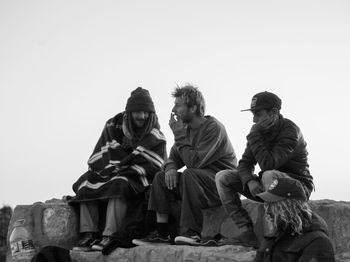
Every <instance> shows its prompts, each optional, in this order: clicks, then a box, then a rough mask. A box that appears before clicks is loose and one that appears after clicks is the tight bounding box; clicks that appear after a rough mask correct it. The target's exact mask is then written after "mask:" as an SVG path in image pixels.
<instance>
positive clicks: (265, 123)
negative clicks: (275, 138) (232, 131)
mask: <svg viewBox="0 0 350 262" xmlns="http://www.w3.org/2000/svg"><path fill="white" fill-rule="evenodd" d="M277 121H278V115H277V114H272V115H271V116H268V117H265V118H264V119H262V120H261V121H259V122H258V123H255V124H254V125H253V126H252V127H251V129H250V133H253V132H260V131H264V130H268V129H270V128H271V127H273V126H274V125H275V124H276V123H277Z"/></svg>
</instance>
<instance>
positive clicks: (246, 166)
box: [238, 143, 256, 186]
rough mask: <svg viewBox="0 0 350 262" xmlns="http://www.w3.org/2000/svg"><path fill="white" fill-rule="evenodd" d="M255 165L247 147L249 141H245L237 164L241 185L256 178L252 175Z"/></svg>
mask: <svg viewBox="0 0 350 262" xmlns="http://www.w3.org/2000/svg"><path fill="white" fill-rule="evenodd" d="M255 165H256V160H255V158H254V155H253V153H252V151H251V149H250V147H249V143H247V147H246V149H245V151H244V153H243V156H242V159H241V160H240V161H239V165H238V174H239V176H240V178H241V181H242V184H243V186H245V185H246V184H247V182H248V181H250V180H253V179H255V178H256V176H254V175H253V173H254V169H255V168H254V167H255Z"/></svg>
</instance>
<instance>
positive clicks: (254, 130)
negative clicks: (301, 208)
mask: <svg viewBox="0 0 350 262" xmlns="http://www.w3.org/2000/svg"><path fill="white" fill-rule="evenodd" d="M281 104H282V102H281V99H280V98H279V97H278V96H277V95H275V94H273V93H270V92H266V91H265V92H261V93H258V94H256V95H254V96H253V98H252V101H251V106H250V108H249V109H246V110H242V111H251V112H252V113H253V122H254V124H253V126H252V127H251V130H250V133H249V134H248V135H247V146H246V149H245V151H244V153H243V156H242V159H241V160H240V161H239V165H238V169H237V170H234V171H232V170H223V171H220V172H218V173H217V175H216V186H217V188H218V192H219V195H220V198H221V201H222V203H223V206H224V208H225V210H226V212H227V214H228V215H229V216H230V217H231V218H232V219H233V221H234V222H235V223H236V225H237V226H238V227H239V228H240V229H241V232H242V233H241V234H240V235H239V236H238V237H237V239H236V240H238V241H239V242H240V243H241V244H242V245H246V246H257V239H256V236H255V234H254V231H253V226H252V221H251V219H250V217H249V216H248V214H247V212H246V210H245V209H244V208H243V207H242V205H241V200H240V195H239V194H242V195H244V196H245V197H247V198H249V199H252V200H256V201H261V199H260V198H259V197H257V194H258V193H261V192H263V191H265V190H266V189H267V188H268V187H269V186H270V184H271V183H272V181H273V180H274V179H276V178H277V177H289V178H291V179H296V180H298V181H300V182H301V184H302V185H303V187H304V189H305V192H306V196H307V198H309V196H310V194H311V191H312V190H313V178H312V176H311V175H310V172H309V165H308V161H307V155H308V152H307V150H306V142H305V140H304V137H303V135H302V133H301V131H300V129H299V127H298V126H297V125H296V124H295V123H293V122H292V121H291V120H289V119H287V118H284V117H283V116H282V115H281V114H280V109H281ZM256 164H258V165H259V167H260V170H261V171H260V172H259V174H258V175H255V174H254V169H255V166H256Z"/></svg>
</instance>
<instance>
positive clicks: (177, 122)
mask: <svg viewBox="0 0 350 262" xmlns="http://www.w3.org/2000/svg"><path fill="white" fill-rule="evenodd" d="M169 127H170V128H171V130H172V131H173V133H174V132H175V131H177V130H182V129H184V127H185V126H184V123H183V122H182V120H181V119H176V118H175V114H174V113H171V114H170V119H169Z"/></svg>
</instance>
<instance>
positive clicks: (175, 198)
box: [133, 85, 237, 245]
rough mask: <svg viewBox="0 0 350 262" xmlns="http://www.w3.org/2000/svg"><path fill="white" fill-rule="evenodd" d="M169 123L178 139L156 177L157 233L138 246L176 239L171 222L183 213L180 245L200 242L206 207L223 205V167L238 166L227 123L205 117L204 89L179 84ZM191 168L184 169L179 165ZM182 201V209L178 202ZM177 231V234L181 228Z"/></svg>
mask: <svg viewBox="0 0 350 262" xmlns="http://www.w3.org/2000/svg"><path fill="white" fill-rule="evenodd" d="M172 95H173V97H174V98H175V105H174V107H173V109H172V113H171V115H170V120H169V126H170V128H171V130H172V131H173V134H174V140H175V143H174V145H173V147H172V148H171V151H170V156H169V158H168V159H167V160H166V161H165V163H164V165H163V168H162V169H163V170H162V171H161V172H159V173H157V175H156V177H155V178H154V181H153V184H152V189H151V192H150V199H149V205H148V209H149V210H153V211H155V212H156V214H157V231H155V232H152V233H151V234H150V235H149V236H148V237H146V238H144V239H134V240H133V243H134V244H136V245H147V244H157V243H163V244H164V243H169V242H172V241H173V239H172V238H173V237H174V236H176V235H173V234H172V233H174V232H171V231H172V230H171V229H172V228H170V227H169V222H170V221H169V220H170V219H171V217H173V215H177V214H178V215H179V222H180V223H179V224H180V225H179V226H180V229H181V230H180V234H178V235H177V236H176V237H175V239H174V242H175V243H176V244H186V245H200V244H201V242H200V241H201V231H202V226H203V217H202V209H205V208H209V207H214V206H220V205H221V203H220V198H219V195H218V192H217V189H216V186H215V174H216V172H217V171H219V170H220V169H224V168H225V169H234V168H235V167H236V166H237V159H236V156H235V152H234V150H233V147H232V145H231V142H230V140H229V138H228V136H227V133H226V130H225V127H224V126H223V124H221V123H220V122H219V121H218V120H217V119H215V118H214V117H212V116H206V115H204V111H205V104H204V98H203V96H202V93H201V92H200V91H199V90H198V89H197V88H196V87H194V86H192V85H186V86H183V87H177V88H176V89H175V91H174V92H173V94H172ZM182 168H185V169H184V170H183V172H179V169H182ZM178 202H181V204H180V208H179V209H180V210H177V211H176V209H175V208H174V206H176V205H174V203H178ZM176 233H177V232H176Z"/></svg>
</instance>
